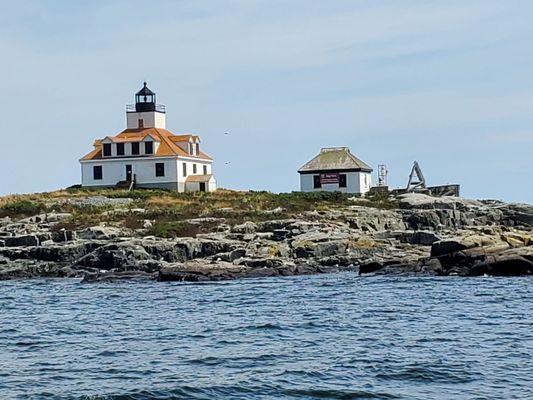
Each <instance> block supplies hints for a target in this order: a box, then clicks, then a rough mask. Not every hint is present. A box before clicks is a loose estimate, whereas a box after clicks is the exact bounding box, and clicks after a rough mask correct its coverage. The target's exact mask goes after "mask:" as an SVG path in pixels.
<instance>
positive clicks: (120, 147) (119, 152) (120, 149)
mask: <svg viewBox="0 0 533 400" xmlns="http://www.w3.org/2000/svg"><path fill="white" fill-rule="evenodd" d="M123 155H124V143H117V156H123Z"/></svg>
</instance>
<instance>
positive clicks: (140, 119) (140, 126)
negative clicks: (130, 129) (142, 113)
mask: <svg viewBox="0 0 533 400" xmlns="http://www.w3.org/2000/svg"><path fill="white" fill-rule="evenodd" d="M137 122H138V124H137V126H138V127H139V129H141V128H144V119H142V118H139V119H138V121H137Z"/></svg>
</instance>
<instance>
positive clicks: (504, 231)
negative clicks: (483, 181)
mask: <svg viewBox="0 0 533 400" xmlns="http://www.w3.org/2000/svg"><path fill="white" fill-rule="evenodd" d="M399 201H400V208H399V209H397V210H380V209H375V208H368V207H363V206H360V205H353V206H347V207H344V208H339V209H334V210H329V211H321V212H317V211H314V212H307V213H302V214H300V215H298V216H297V218H291V219H278V220H272V221H264V222H251V221H248V222H245V223H243V224H239V225H234V226H230V225H228V224H227V221H226V220H223V219H210V222H211V223H218V222H219V223H220V224H219V226H218V227H214V228H213V233H210V234H203V235H198V237H196V238H177V239H162V238H156V237H139V236H134V233H133V231H131V230H127V229H123V228H120V227H117V226H115V227H104V226H97V227H92V228H88V229H83V230H80V231H71V230H54V229H52V227H53V226H54V224H55V223H57V221H60V220H61V219H63V218H66V216H68V214H59V213H58V214H54V215H53V216H52V215H40V216H36V217H32V218H27V219H25V220H20V221H12V220H9V219H2V220H0V279H17V278H32V277H80V278H83V279H84V282H98V281H106V280H113V281H114V280H127V279H144V280H158V281H195V282H198V281H207V280H224V279H235V278H249V277H270V276H289V275H303V274H318V273H329V272H334V271H354V272H357V273H359V274H361V275H363V276H367V275H384V274H408V275H461V276H478V275H495V276H514V275H529V274H531V273H532V271H533V267H532V264H533V235H532V233H533V225H532V223H533V206H529V205H516V204H505V203H501V202H494V201H491V202H478V201H471V200H464V199H457V198H446V197H441V198H433V197H429V196H425V195H419V194H409V195H402V196H400V200H399ZM198 221H199V219H196V220H195V221H192V222H191V223H193V222H194V223H197V222H198ZM148 222H149V221H148Z"/></svg>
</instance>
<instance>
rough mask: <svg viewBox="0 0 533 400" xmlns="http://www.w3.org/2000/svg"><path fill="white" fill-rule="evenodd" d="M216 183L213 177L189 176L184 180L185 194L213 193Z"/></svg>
mask: <svg viewBox="0 0 533 400" xmlns="http://www.w3.org/2000/svg"><path fill="white" fill-rule="evenodd" d="M216 187H217V181H216V180H215V177H214V176H213V175H189V176H188V177H187V179H185V191H186V192H213V191H215V190H216Z"/></svg>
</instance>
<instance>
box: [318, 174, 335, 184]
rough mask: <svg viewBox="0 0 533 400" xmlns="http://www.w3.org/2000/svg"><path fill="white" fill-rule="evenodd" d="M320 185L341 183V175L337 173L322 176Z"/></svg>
mask: <svg viewBox="0 0 533 400" xmlns="http://www.w3.org/2000/svg"><path fill="white" fill-rule="evenodd" d="M320 183H322V184H328V183H336V184H338V183H339V174H337V173H330V174H320Z"/></svg>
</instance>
